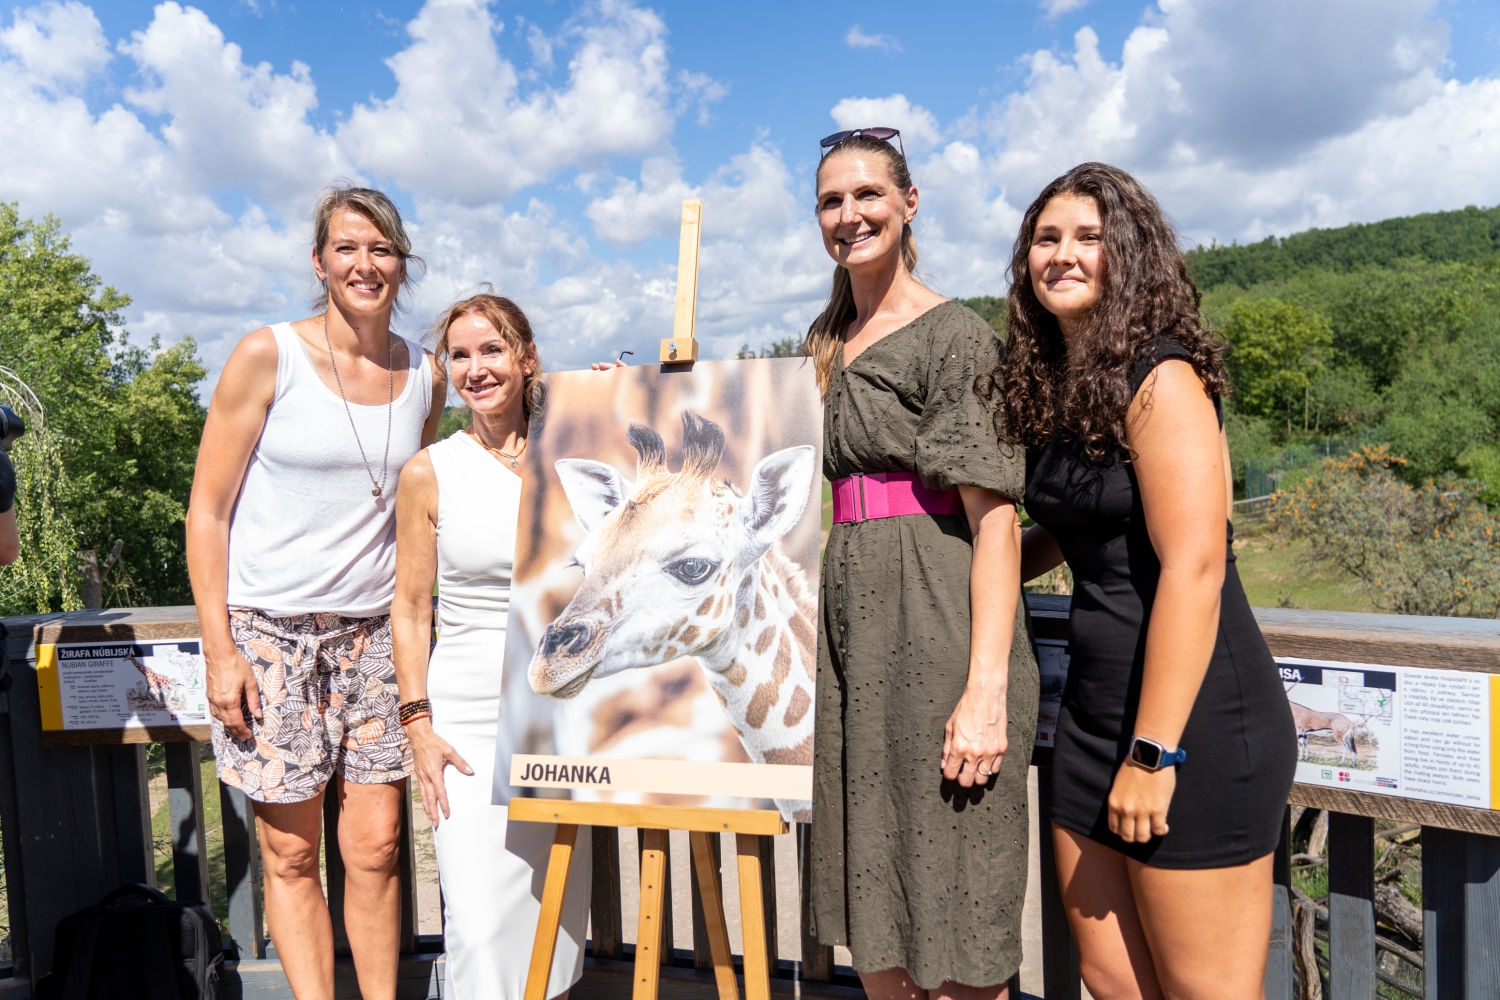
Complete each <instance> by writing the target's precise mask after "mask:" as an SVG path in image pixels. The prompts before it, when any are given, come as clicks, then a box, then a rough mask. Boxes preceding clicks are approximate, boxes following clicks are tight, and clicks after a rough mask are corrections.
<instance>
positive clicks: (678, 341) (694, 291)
mask: <svg viewBox="0 0 1500 1000" xmlns="http://www.w3.org/2000/svg"><path fill="white" fill-rule="evenodd" d="M702 234H703V202H701V201H699V200H698V199H696V198H690V199H688V200H687V201H684V202H683V203H682V236H681V238H680V239H679V241H678V244H677V311H676V313H675V314H674V315H673V317H672V336H670V337H668V338H667V339H665V340H663V341H662V342H661V363H662V364H664V365H680V364H688V363H691V362H693V361H697V360H698V341H697V340H695V339H694V338H693V327H694V325H695V324H696V322H697V317H698V246H699V244H700V243H701V242H702Z"/></svg>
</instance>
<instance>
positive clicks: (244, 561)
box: [228, 323, 432, 618]
mask: <svg viewBox="0 0 1500 1000" xmlns="http://www.w3.org/2000/svg"><path fill="white" fill-rule="evenodd" d="M271 332H272V333H273V334H274V335H275V337H276V355H277V356H276V396H275V398H274V399H272V401H271V406H270V408H269V409H267V410H266V425H265V429H264V430H262V431H261V435H260V441H259V442H258V443H257V444H256V446H255V451H254V452H253V453H252V454H251V456H250V465H249V468H247V469H246V470H245V482H244V485H243V486H241V488H240V496H239V499H238V500H237V501H236V502H235V505H234V514H233V515H232V519H231V520H230V523H229V594H228V597H229V607H231V608H255V609H258V610H260V611H263V612H265V613H266V614H268V615H272V616H276V617H282V616H287V615H300V614H309V613H312V612H328V613H332V614H339V615H345V616H347V617H350V618H367V617H370V616H372V615H384V614H389V613H390V610H391V598H392V596H394V594H395V590H396V502H395V498H396V481H397V477H398V476H399V475H400V472H401V467H402V466H403V465H405V464H406V462H407V460H408V459H409V458H411V457H412V456H413V455H415V454H416V453H417V452H418V451H419V450H420V449H421V447H422V427H423V425H424V424H425V423H426V422H427V416H428V414H429V413H431V411H432V369H431V367H430V366H429V364H428V361H427V354H426V352H425V351H423V350H422V348H421V347H420V346H419V345H417V344H414V343H412V342H411V341H404V342H405V344H406V352H407V358H408V361H407V376H406V388H405V389H403V390H402V392H401V395H400V396H398V397H396V400H395V401H394V403H393V404H392V406H391V415H390V441H391V451H390V459H389V461H388V463H387V468H388V470H389V471H388V472H387V474H386V487H385V493H384V495H383V496H382V497H380V498H379V499H377V498H376V497H374V496H372V495H371V494H370V491H371V490H372V489H373V488H374V487H373V486H372V485H371V483H370V476H369V473H368V472H366V470H365V463H364V461H362V460H361V459H360V454H359V447H358V446H357V445H356V444H355V440H354V433H353V431H352V430H351V429H350V426H349V421H350V415H351V414H352V416H353V420H354V424H355V426H356V427H358V428H359V441H360V443H362V444H363V445H364V449H365V455H366V456H368V458H369V460H370V463H371V465H370V468H371V469H372V470H373V471H374V473H375V476H376V479H377V480H378V479H379V476H380V463H381V457H382V456H383V455H384V453H385V442H386V408H385V406H384V405H377V406H361V405H359V404H357V403H350V404H349V412H348V414H346V413H345V412H344V403H343V401H342V400H340V399H339V396H338V394H337V393H336V392H334V391H333V390H332V389H330V388H328V387H327V386H326V385H324V384H323V380H322V379H321V378H319V377H318V373H317V371H315V370H314V369H313V366H312V361H311V359H309V358H308V356H307V349H306V348H305V347H304V346H303V343H302V339H301V338H300V337H298V336H297V334H296V331H294V330H293V329H292V327H291V324H289V323H277V324H276V325H275V326H273V327H271Z"/></svg>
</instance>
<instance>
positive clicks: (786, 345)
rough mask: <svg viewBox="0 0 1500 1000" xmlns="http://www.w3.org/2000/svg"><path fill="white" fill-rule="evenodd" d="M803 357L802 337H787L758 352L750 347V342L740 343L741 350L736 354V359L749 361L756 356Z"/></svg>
mask: <svg viewBox="0 0 1500 1000" xmlns="http://www.w3.org/2000/svg"><path fill="white" fill-rule="evenodd" d="M800 357H802V338H801V337H785V338H783V339H781V340H778V341H776V342H775V343H773V344H772V345H771V346H770V347H762V348H761V349H760V352H759V353H757V352H755V351H754V350H752V349H751V348H750V345H749V344H742V345H740V349H739V351H737V352H736V353H735V355H734V358H735V360H736V361H747V360H751V359H754V358H800Z"/></svg>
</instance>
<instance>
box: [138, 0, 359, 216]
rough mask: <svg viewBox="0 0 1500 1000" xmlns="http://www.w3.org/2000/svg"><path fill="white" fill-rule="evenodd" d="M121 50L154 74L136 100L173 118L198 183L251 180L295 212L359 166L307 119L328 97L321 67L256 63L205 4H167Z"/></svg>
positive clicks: (168, 131) (176, 157)
mask: <svg viewBox="0 0 1500 1000" xmlns="http://www.w3.org/2000/svg"><path fill="white" fill-rule="evenodd" d="M120 51H121V52H122V53H124V54H125V55H128V56H130V57H131V58H133V59H134V60H135V62H136V65H137V66H138V67H139V69H140V71H141V74H142V75H143V76H144V77H146V78H147V79H148V80H150V81H151V84H150V85H149V86H146V87H141V88H132V89H129V90H127V91H126V98H127V99H128V100H129V102H130V103H131V104H132V105H134V106H135V107H138V108H141V109H142V110H144V111H146V112H148V113H149V114H153V115H163V116H170V118H171V121H170V122H169V123H168V124H167V125H165V126H163V128H162V130H161V135H162V139H163V141H164V142H165V144H166V145H167V147H169V148H170V149H171V151H172V159H173V162H174V164H175V165H176V166H177V168H178V169H179V170H181V171H182V172H183V173H184V174H185V175H186V176H187V178H188V180H189V183H190V184H191V185H192V186H193V187H194V188H196V189H197V190H201V191H213V190H223V189H228V188H233V187H238V186H243V187H247V188H249V189H251V190H254V191H256V192H257V193H259V194H260V195H261V197H262V198H263V199H265V201H266V202H268V203H269V204H270V205H273V206H275V208H276V209H277V210H278V212H280V213H282V214H284V215H288V216H290V215H295V214H299V213H300V212H302V211H305V210H306V208H307V205H306V202H307V199H308V195H309V193H310V192H311V191H313V190H316V189H317V188H318V187H319V186H320V185H322V184H326V183H327V182H328V181H330V180H332V179H333V178H335V177H339V176H344V175H350V174H353V173H354V172H355V168H354V163H353V162H352V161H351V160H350V158H349V157H348V156H346V155H345V154H344V153H343V151H342V150H340V149H339V147H338V144H337V143H336V142H335V141H334V139H333V137H332V136H330V135H328V134H327V133H326V132H323V131H321V130H319V129H316V128H314V127H313V126H312V125H311V124H309V122H308V120H307V117H308V115H309V114H310V113H311V112H312V111H313V109H314V108H316V107H317V104H318V98H317V91H316V88H315V87H314V86H313V82H312V71H311V69H310V68H309V67H308V66H306V65H305V64H303V63H300V62H294V63H292V72H291V73H290V74H289V75H283V74H279V73H276V72H275V71H274V70H272V68H271V66H270V64H269V63H261V64H259V65H257V66H248V65H246V64H245V62H244V60H243V58H242V53H241V50H240V47H239V46H238V45H235V44H234V43H232V42H228V41H226V40H225V38H224V34H223V32H222V31H220V30H219V28H218V27H217V26H216V25H215V24H214V23H213V22H211V21H210V20H209V19H208V16H207V15H206V14H204V13H203V12H202V11H200V10H198V9H197V8H194V7H186V8H184V7H181V6H179V5H177V4H176V3H163V4H160V5H159V6H158V7H157V8H156V14H155V17H154V18H153V19H152V21H151V25H150V27H149V28H147V29H146V30H145V31H138V32H135V33H134V34H133V35H132V36H131V39H130V41H128V42H124V43H122V44H121V45H120Z"/></svg>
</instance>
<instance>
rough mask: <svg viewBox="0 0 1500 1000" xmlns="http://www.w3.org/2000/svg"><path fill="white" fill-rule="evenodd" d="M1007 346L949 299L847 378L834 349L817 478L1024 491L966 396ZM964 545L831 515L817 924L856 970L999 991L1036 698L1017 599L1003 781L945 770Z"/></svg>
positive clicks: (1017, 879)
mask: <svg viewBox="0 0 1500 1000" xmlns="http://www.w3.org/2000/svg"><path fill="white" fill-rule="evenodd" d="M997 347H998V341H997V339H996V336H995V334H994V332H993V331H992V330H991V329H990V327H989V326H988V325H987V324H986V323H985V322H984V320H982V319H980V318H979V317H978V316H977V315H976V314H975V313H973V312H972V311H970V310H969V309H968V308H966V307H964V306H963V305H961V304H960V303H958V302H954V301H949V302H945V303H943V304H942V305H939V306H937V307H935V308H933V309H931V310H929V311H928V312H926V313H924V314H923V315H921V316H919V317H918V318H917V319H915V320H913V321H912V322H911V323H909V324H908V325H906V326H904V327H902V328H901V329H900V330H897V331H896V332H894V333H892V334H889V335H888V336H886V337H884V338H882V339H881V340H879V341H877V342H876V343H875V344H873V345H871V346H870V347H869V348H867V349H866V350H865V351H864V352H863V353H862V354H860V355H859V356H858V357H857V358H855V359H854V362H853V363H852V364H850V365H849V367H848V368H847V369H845V368H843V364H842V362H843V359H842V357H840V359H839V366H838V370H836V371H835V373H834V374H833V377H832V378H831V379H830V381H829V385H828V392H827V398H826V400H825V410H824V417H823V472H824V474H825V475H826V476H827V477H828V478H829V479H831V480H832V479H841V478H843V477H845V476H848V475H851V474H853V473H856V472H916V473H917V474H919V475H920V476H921V477H922V481H923V483H924V484H925V485H927V486H928V487H930V488H932V489H948V488H950V487H954V486H960V485H967V486H982V487H985V488H987V489H991V490H995V491H996V492H998V493H1000V494H1002V495H1004V496H1006V497H1008V498H1010V499H1012V500H1017V501H1019V500H1020V498H1021V495H1022V491H1023V488H1024V485H1025V484H1024V480H1025V472H1026V462H1025V455H1024V452H1022V451H1021V450H1020V449H1014V448H1011V447H1009V446H1006V445H1001V444H998V443H997V442H996V438H995V431H994V424H993V422H992V418H991V413H992V409H991V407H990V406H989V405H988V404H987V403H986V402H985V401H984V400H982V399H980V398H979V397H978V396H977V395H976V394H975V392H974V380H975V376H976V375H978V374H979V373H981V372H986V371H989V370H990V369H991V368H992V367H993V366H994V364H995V358H996V353H997ZM972 555H973V546H972V543H971V539H970V535H969V527H968V523H967V521H966V520H965V518H963V517H962V516H952V515H936V516H935V515H927V514H917V515H908V516H903V517H888V518H882V519H879V520H872V521H865V522H863V523H859V524H835V525H834V526H833V531H832V534H830V535H829V538H828V547H827V551H826V553H825V554H824V557H823V576H822V590H821V603H820V609H819V612H820V619H821V620H820V622H819V627H818V685H817V688H818V694H817V733H816V738H815V740H814V746H815V750H814V757H815V760H814V767H813V774H814V778H813V781H814V790H813V826H812V840H813V843H812V850H813V862H812V868H813V870H812V906H813V919H814V922H815V924H816V931H817V935H818V937H819V939H820V940H821V941H822V942H823V943H824V944H842V945H847V946H848V947H849V950H850V952H851V953H852V954H853V957H854V967H855V969H856V970H859V971H861V972H876V971H879V970H882V969H889V968H895V967H899V968H903V969H906V970H907V972H909V973H910V974H911V976H912V978H913V980H915V982H916V984H917V985H918V986H920V987H922V988H924V989H935V988H937V987H938V986H941V985H942V983H943V982H944V981H945V980H950V979H951V980H954V981H956V982H959V983H964V984H966V985H969V986H992V985H996V984H999V983H1003V982H1005V981H1006V980H1007V979H1009V978H1010V977H1011V975H1012V974H1014V973H1015V971H1016V970H1017V969H1018V968H1019V967H1020V964H1021V905H1022V901H1023V900H1024V899H1025V896H1026V867H1027V866H1026V860H1027V858H1026V848H1027V812H1026V772H1027V768H1028V766H1029V765H1030V760H1031V745H1032V740H1033V738H1034V736H1035V730H1036V704H1037V668H1036V659H1035V657H1034V655H1033V653H1032V650H1031V644H1030V642H1029V641H1028V638H1027V632H1026V625H1025V610H1024V608H1018V609H1017V616H1016V623H1015V640H1014V643H1013V645H1012V647H1011V658H1010V686H1009V692H1008V696H1007V700H1006V709H1007V714H1008V716H1009V723H1008V727H1007V733H1008V738H1009V743H1010V749H1009V752H1008V753H1007V754H1006V756H1005V761H1004V763H1003V764H1002V765H1001V768H1000V772H999V774H998V776H997V777H996V778H995V779H994V780H993V781H992V783H991V784H990V785H989V786H988V787H986V788H973V789H964V788H961V787H960V786H959V785H958V783H957V782H953V781H945V780H943V776H942V772H941V762H942V752H943V727H944V725H945V724H946V723H947V721H948V717H949V716H950V715H951V714H952V712H953V709H954V707H955V706H956V705H957V704H958V699H959V696H960V695H962V693H963V690H964V684H965V682H966V680H967V678H968V673H969V569H970V565H971V561H972ZM1017 586H1019V580H1018V581H1017Z"/></svg>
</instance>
